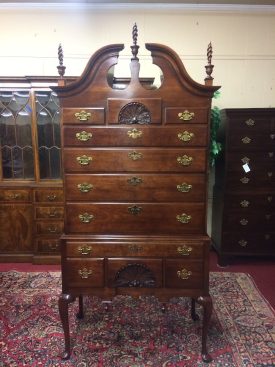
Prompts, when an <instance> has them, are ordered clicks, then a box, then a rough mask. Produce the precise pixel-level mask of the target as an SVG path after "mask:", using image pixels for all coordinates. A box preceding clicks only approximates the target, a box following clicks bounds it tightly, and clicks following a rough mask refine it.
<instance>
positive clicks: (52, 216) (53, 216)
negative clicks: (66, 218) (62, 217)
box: [49, 210, 58, 218]
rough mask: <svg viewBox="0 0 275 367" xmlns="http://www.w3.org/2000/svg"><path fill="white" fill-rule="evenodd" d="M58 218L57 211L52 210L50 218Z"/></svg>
mask: <svg viewBox="0 0 275 367" xmlns="http://www.w3.org/2000/svg"><path fill="white" fill-rule="evenodd" d="M57 216H58V212H57V211H56V210H50V212H49V217H50V218H55V217H57Z"/></svg>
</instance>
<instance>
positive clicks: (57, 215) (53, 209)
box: [35, 206, 64, 219]
mask: <svg viewBox="0 0 275 367" xmlns="http://www.w3.org/2000/svg"><path fill="white" fill-rule="evenodd" d="M63 217H64V207H63V206H38V207H36V208H35V218H36V219H61V218H63Z"/></svg>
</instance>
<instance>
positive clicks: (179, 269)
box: [164, 259, 204, 289]
mask: <svg viewBox="0 0 275 367" xmlns="http://www.w3.org/2000/svg"><path fill="white" fill-rule="evenodd" d="M164 261H165V285H166V286H167V287H169V288H198V289H199V288H201V287H202V286H203V269H204V268H203V266H204V265H203V263H202V262H201V261H190V260H189V259H188V260H174V259H166V260H164Z"/></svg>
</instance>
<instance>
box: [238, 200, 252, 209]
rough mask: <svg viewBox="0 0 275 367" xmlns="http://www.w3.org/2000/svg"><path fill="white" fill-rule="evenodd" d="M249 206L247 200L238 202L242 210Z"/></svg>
mask: <svg viewBox="0 0 275 367" xmlns="http://www.w3.org/2000/svg"><path fill="white" fill-rule="evenodd" d="M249 205H250V202H249V201H248V200H242V201H241V202H240V206H241V207H242V208H247V207H248V206H249Z"/></svg>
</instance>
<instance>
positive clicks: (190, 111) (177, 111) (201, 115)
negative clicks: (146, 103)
mask: <svg viewBox="0 0 275 367" xmlns="http://www.w3.org/2000/svg"><path fill="white" fill-rule="evenodd" d="M208 113H209V110H208V108H195V107H168V108H166V109H165V123H166V124H196V123H199V124H206V123H207V122H208V116H209V115H208Z"/></svg>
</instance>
